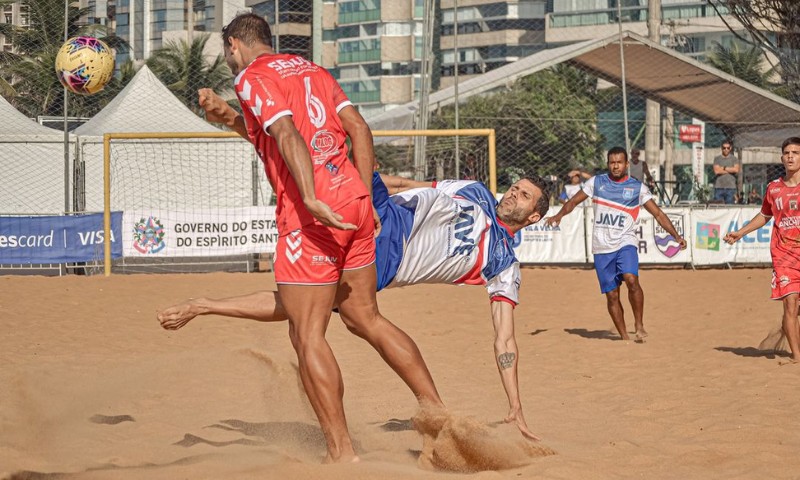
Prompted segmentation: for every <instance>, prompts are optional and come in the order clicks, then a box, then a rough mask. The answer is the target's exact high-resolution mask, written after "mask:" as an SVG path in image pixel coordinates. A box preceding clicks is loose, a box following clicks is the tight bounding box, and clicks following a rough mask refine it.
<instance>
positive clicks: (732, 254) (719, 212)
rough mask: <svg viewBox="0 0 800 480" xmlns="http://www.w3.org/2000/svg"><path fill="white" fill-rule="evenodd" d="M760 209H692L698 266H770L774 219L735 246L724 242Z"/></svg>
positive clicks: (694, 245) (695, 260) (695, 255)
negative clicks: (729, 234) (758, 264)
mask: <svg viewBox="0 0 800 480" xmlns="http://www.w3.org/2000/svg"><path fill="white" fill-rule="evenodd" d="M758 211H759V209H758V208H747V207H745V208H719V209H717V208H713V209H712V208H709V209H695V210H692V230H693V232H694V241H693V244H692V248H693V249H694V263H695V264H696V265H719V264H724V263H770V262H771V261H772V259H771V257H770V254H769V240H770V236H771V235H772V225H773V221H772V219H770V220H769V222H767V224H766V225H765V226H763V227H761V228H759V229H758V230H756V231H754V232H751V233H749V234H747V235H745V236H744V237H742V239H741V240H739V241H738V242H736V243H735V244H734V245H728V244H727V243H725V242H723V241H722V239H723V238H724V237H725V235H726V234H727V233H728V232H731V231H735V230H738V229H740V228H741V227H743V226H744V225H747V223H749V222H750V219H752V218H753V217H754V216H755V215H756V214H757V213H758Z"/></svg>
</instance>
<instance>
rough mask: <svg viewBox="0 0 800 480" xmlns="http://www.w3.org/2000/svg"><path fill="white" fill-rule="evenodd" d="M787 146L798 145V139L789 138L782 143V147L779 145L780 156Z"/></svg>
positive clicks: (799, 138) (799, 143)
mask: <svg viewBox="0 0 800 480" xmlns="http://www.w3.org/2000/svg"><path fill="white" fill-rule="evenodd" d="M789 145H800V137H789V138H787V139H786V140H784V141H783V145H781V155H783V151H784V150H786V147H788V146H789Z"/></svg>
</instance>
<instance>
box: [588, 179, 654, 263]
mask: <svg viewBox="0 0 800 480" xmlns="http://www.w3.org/2000/svg"><path fill="white" fill-rule="evenodd" d="M582 188H583V191H584V192H585V193H586V195H588V196H589V197H591V198H592V200H593V203H594V224H593V226H592V227H593V232H592V253H611V252H616V251H617V250H619V249H620V248H622V247H624V246H626V245H634V246H637V245H638V244H639V239H638V237H637V236H636V220H637V219H638V218H639V209H640V207H641V206H642V205H644V204H645V203H647V202H648V201H649V200H652V199H653V194H652V193H650V189H649V188H647V186H645V185H644V184H642V182H640V181H639V180H636V179H635V178H632V177H628V178H627V179H625V180H623V181H621V182H615V181H614V180H612V179H611V178H609V176H608V175H607V174H606V175H597V176H594V177H592V178H590V179H589V180H587V181H586V183H584V184H583V187H582Z"/></svg>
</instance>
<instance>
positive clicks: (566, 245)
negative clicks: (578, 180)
mask: <svg viewBox="0 0 800 480" xmlns="http://www.w3.org/2000/svg"><path fill="white" fill-rule="evenodd" d="M560 209H561V206H558V205H556V206H552V207H550V210H549V211H548V212H547V217H551V216H553V215H555V214H556V213H558V211H559V210H560ZM584 210H585V209H584V208H582V207H578V208H576V209H575V210H574V211H573V212H572V213H570V214H569V215H567V216H566V217H564V218H563V219H562V220H561V224H560V225H559V226H558V227H552V228H551V227H545V225H544V220H542V221H540V222H539V223H536V224H534V225H528V226H527V227H525V228H523V229H522V230H520V231H519V232H517V235H516V236H515V238H514V251H515V252H516V254H517V259H518V260H519V261H520V263H586V247H585V244H584V237H585V235H584V230H583V215H584Z"/></svg>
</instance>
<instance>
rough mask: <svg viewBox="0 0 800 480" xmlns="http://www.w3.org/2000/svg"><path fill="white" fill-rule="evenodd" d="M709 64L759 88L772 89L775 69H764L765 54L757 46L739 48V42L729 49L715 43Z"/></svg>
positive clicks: (709, 57) (709, 56)
mask: <svg viewBox="0 0 800 480" xmlns="http://www.w3.org/2000/svg"><path fill="white" fill-rule="evenodd" d="M708 63H710V64H711V65H712V66H714V67H716V68H718V69H720V70H722V71H723V72H725V73H730V74H731V75H733V76H734V77H738V78H741V79H742V80H744V81H746V82H750V83H752V84H753V85H755V86H757V87H761V88H769V87H770V77H771V76H772V74H773V69H772V68H769V69H765V68H764V52H762V51H761V49H760V48H758V47H757V46H755V45H753V46H751V47H750V48H747V49H744V48H742V47H740V46H739V42H734V43H732V44H731V46H730V47H729V48H727V47H725V46H723V45H722V44H720V43H719V42H714V44H713V46H712V47H711V53H710V54H709V55H708Z"/></svg>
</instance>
